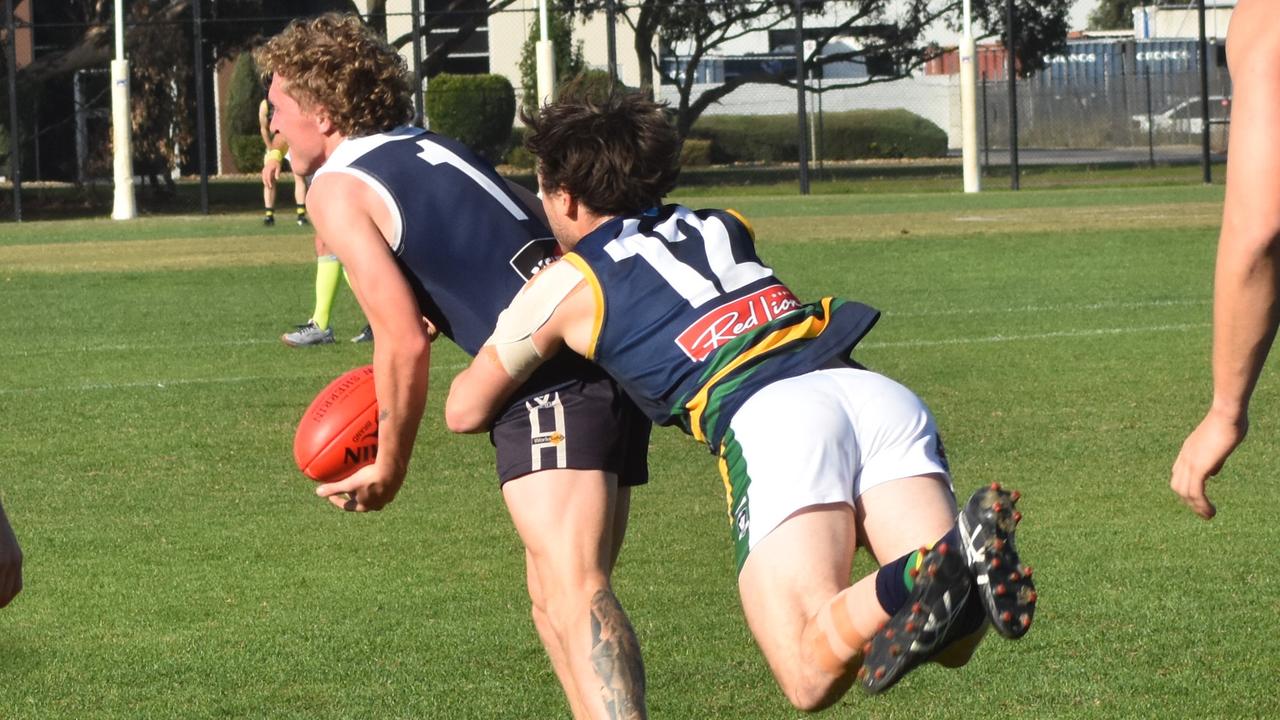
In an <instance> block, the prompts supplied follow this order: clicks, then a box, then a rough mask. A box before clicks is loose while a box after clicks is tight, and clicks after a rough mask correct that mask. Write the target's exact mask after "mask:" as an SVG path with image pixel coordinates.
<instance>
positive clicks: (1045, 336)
mask: <svg viewBox="0 0 1280 720" xmlns="http://www.w3.org/2000/svg"><path fill="white" fill-rule="evenodd" d="M1209 327H1213V324H1212V323H1207V322H1206V323H1185V324H1180V325H1150V326H1147V327H1126V328H1095V329H1093V330H1059V331H1056V332H1047V333H1032V334H1030V335H988V336H986V337H967V338H949V339H946V340H898V341H892V340H891V341H889V342H869V343H858V347H859V348H865V349H876V348H895V347H936V346H940V345H977V344H980V343H1001V342H1017V341H1021V340H1052V339H1056V338H1083V337H1102V336H1104V335H1136V334H1138V333H1153V332H1184V331H1187V330H1199V329H1201V328H1209Z"/></svg>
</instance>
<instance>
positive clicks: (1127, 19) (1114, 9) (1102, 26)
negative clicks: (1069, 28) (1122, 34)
mask: <svg viewBox="0 0 1280 720" xmlns="http://www.w3.org/2000/svg"><path fill="white" fill-rule="evenodd" d="M1149 4H1150V2H1149V0H1148V1H1147V2H1144V1H1143V0H1098V5H1097V7H1095V8H1094V9H1093V11H1092V12H1090V13H1089V29H1090V30H1128V29H1130V28H1132V27H1133V9H1134V8H1138V7H1142V6H1143V5H1149Z"/></svg>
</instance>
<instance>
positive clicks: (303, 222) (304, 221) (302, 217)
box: [298, 213, 311, 227]
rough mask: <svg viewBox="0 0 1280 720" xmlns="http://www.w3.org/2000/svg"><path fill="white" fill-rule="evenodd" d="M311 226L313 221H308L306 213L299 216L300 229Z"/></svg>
mask: <svg viewBox="0 0 1280 720" xmlns="http://www.w3.org/2000/svg"><path fill="white" fill-rule="evenodd" d="M310 224H311V221H310V220H309V219H307V214H306V213H300V214H299V215H298V227H305V226H307V225H310Z"/></svg>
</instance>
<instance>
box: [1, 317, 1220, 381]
mask: <svg viewBox="0 0 1280 720" xmlns="http://www.w3.org/2000/svg"><path fill="white" fill-rule="evenodd" d="M1211 327H1213V324H1212V323H1207V322H1204V323H1183V324H1177V325H1149V326H1145V327H1119V328H1094V329H1090V330H1059V331H1055V332H1047V333H1032V334H1028V335H988V336H986V337H959V338H947V339H942V340H891V341H888V342H864V343H859V344H858V347H859V348H862V349H866V350H875V349H880V348H916V347H940V346H950V345H978V344H984V343H1004V342H1021V341H1029V340H1054V339H1058V338H1088V337H1103V336H1107V335H1136V334H1139V333H1157V332H1186V331H1189V330H1200V329H1205V328H1211ZM464 367H466V364H452V365H439V366H434V365H433V366H432V368H431V369H432V370H433V371H444V372H450V371H452V372H457V371H459V370H461V369H462V368H464ZM315 379H317V378H316V376H315V375H314V374H307V375H284V376H282V375H240V376H232V377H221V378H184V379H176V380H139V381H136V382H126V383H90V384H85V385H64V386H61V387H35V388H4V387H0V395H35V394H38V393H46V392H89V391H93V390H126V389H130V388H136V389H151V390H165V389H167V388H170V387H181V386H184V385H234V384H240V383H251V382H261V381H264V380H271V381H277V382H288V381H291V380H315ZM321 379H323V378H321Z"/></svg>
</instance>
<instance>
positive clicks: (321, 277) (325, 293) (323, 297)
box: [311, 255, 342, 330]
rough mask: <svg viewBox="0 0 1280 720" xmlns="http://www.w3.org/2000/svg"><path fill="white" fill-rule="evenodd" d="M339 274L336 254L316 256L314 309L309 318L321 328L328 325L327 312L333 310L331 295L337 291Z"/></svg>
mask: <svg viewBox="0 0 1280 720" xmlns="http://www.w3.org/2000/svg"><path fill="white" fill-rule="evenodd" d="M341 275H342V263H340V262H338V257H337V256H336V255H323V256H321V257H318V258H316V309H315V312H313V313H311V319H312V320H313V321H314V322H315V324H316V326H318V327H319V328H320V329H321V330H324V329H326V328H328V327H329V313H330V312H332V310H333V296H334V295H336V294H337V293H338V278H339V277H340V276H341Z"/></svg>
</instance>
